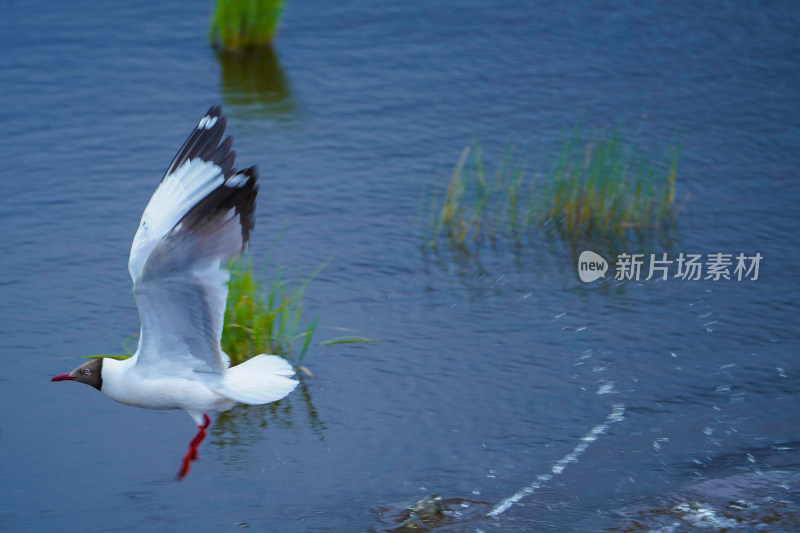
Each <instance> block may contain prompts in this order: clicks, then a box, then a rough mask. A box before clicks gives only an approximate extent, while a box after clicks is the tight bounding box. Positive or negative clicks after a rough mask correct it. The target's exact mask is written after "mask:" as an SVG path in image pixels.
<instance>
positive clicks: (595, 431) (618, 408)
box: [486, 403, 625, 518]
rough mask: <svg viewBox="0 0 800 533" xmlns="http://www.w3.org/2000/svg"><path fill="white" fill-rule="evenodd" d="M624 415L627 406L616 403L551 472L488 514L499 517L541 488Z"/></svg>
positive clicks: (573, 461) (499, 504)
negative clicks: (604, 417)
mask: <svg viewBox="0 0 800 533" xmlns="http://www.w3.org/2000/svg"><path fill="white" fill-rule="evenodd" d="M624 417H625V406H624V405H623V404H621V403H618V404H614V406H613V408H612V410H611V412H610V413H609V414H608V416H607V417H606V419H605V420H604V421H603V422H602V423H601V424H598V425H596V426H595V427H593V428H592V430H591V431H589V433H587V434H586V435H584V436H583V437H582V438H581V441H580V443H578V445H577V446H575V448H573V450H572V451H571V452H570V453H568V454H567V455H565V456H564V457H562V458H561V459H559V460H558V461H557V462H556V464H554V465H553V468H551V469H550V473H549V474H540V475H538V476H536V480H535V481H534V482H533V483H531V484H530V485H528V486H526V487H522V488H521V489H520V490H518V491H517V492H515V493H514V494H512V495H511V496H508V497H507V498H504V499H503V500H501V501H500V503H498V504H497V505H495V506H494V507H493V508H492V510H491V511H489V512H488V513H487V514H486V516H489V517H492V518H497V517H498V516H500V515H501V514H503V513H504V512H506V511H507V510H508V509H509V508H510V507H511V506H512V505H514V504H515V503H518V502H519V501H520V500H522V498H524V497H525V496H529V495H531V494H533V493H534V492H536V489H539V488H541V487H542V484H543V483H545V482H547V481H550V480H551V479H553V476H557V475H559V474H561V473H562V472H563V471H564V469H565V468H566V467H567V465H568V464H569V463H575V462H577V461H578V457H580V455H581V454H583V452H585V451H586V449H587V448H588V447H589V445H590V444H591V443H593V442H594V441H596V440H597V438H598V437H599V436H600V435H602V434H603V433H605V432H606V431H608V428H609V427H610V426H611V424H615V423H617V422H620V421H621V420H623V419H624Z"/></svg>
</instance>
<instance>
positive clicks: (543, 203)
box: [425, 130, 680, 250]
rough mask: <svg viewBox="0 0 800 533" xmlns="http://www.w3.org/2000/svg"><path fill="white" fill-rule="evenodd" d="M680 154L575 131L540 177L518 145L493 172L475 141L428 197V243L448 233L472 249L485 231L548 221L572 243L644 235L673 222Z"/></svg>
mask: <svg viewBox="0 0 800 533" xmlns="http://www.w3.org/2000/svg"><path fill="white" fill-rule="evenodd" d="M679 160H680V147H679V146H673V147H672V148H671V149H670V150H669V154H668V155H667V156H666V157H662V158H653V157H650V156H649V155H647V154H643V153H642V152H641V149H640V148H639V147H637V146H636V143H635V142H627V141H626V140H625V139H623V137H622V135H621V134H620V132H619V131H614V132H612V133H610V134H604V133H601V134H598V135H595V136H594V137H592V138H590V139H588V140H584V138H583V136H582V134H581V132H580V131H579V130H577V131H576V132H574V133H573V134H572V135H571V136H570V137H569V138H567V139H565V140H564V141H563V142H562V143H561V147H560V150H559V152H558V154H557V156H556V157H555V158H554V161H553V162H552V164H551V165H550V168H549V170H547V171H546V172H545V173H544V174H543V175H533V174H531V173H530V172H529V171H528V170H527V168H526V165H525V163H524V162H520V160H519V158H518V157H517V156H516V155H515V154H514V150H513V149H509V150H508V151H507V152H506V154H505V156H504V157H503V159H502V160H501V161H500V163H499V164H498V165H497V167H496V169H495V171H494V172H493V173H491V174H490V173H489V172H487V170H486V167H485V164H484V161H483V154H482V150H481V147H480V145H479V144H477V143H473V145H472V146H470V147H467V148H465V149H464V151H463V152H462V154H461V157H460V158H459V161H458V163H457V164H456V166H455V169H454V170H453V175H452V177H451V178H450V182H449V184H448V186H447V190H446V192H445V193H444V194H443V196H442V197H441V199H439V198H434V199H433V201H432V202H431V212H430V224H429V226H428V231H427V234H426V239H425V241H426V242H427V244H429V245H430V246H432V247H437V246H438V244H439V242H440V240H441V239H442V237H445V238H446V240H447V241H448V242H449V244H450V245H451V246H454V247H457V248H462V249H464V250H469V249H470V248H471V247H472V246H473V245H474V244H475V243H477V242H478V241H480V240H481V238H482V237H485V236H488V237H491V238H494V237H497V236H499V235H506V236H510V237H512V238H515V239H519V238H521V237H522V236H523V235H524V234H525V233H527V232H529V231H530V230H531V229H533V228H542V227H544V226H549V227H555V228H556V230H557V231H556V233H558V234H559V235H561V236H562V237H563V238H564V239H565V240H567V241H571V242H575V241H581V240H586V239H594V240H597V239H602V240H605V239H623V240H624V239H626V238H628V237H631V236H635V237H637V238H639V239H641V238H643V237H645V236H647V235H650V234H655V233H658V232H660V231H663V230H665V229H667V228H668V227H669V225H670V223H671V222H673V221H674V212H675V182H676V178H677V172H678V162H679ZM550 225H552V226H550Z"/></svg>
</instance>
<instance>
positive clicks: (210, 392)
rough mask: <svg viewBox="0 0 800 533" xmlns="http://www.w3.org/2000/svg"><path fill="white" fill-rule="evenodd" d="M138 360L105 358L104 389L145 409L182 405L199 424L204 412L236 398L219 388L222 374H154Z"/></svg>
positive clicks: (230, 403)
mask: <svg viewBox="0 0 800 533" xmlns="http://www.w3.org/2000/svg"><path fill="white" fill-rule="evenodd" d="M135 362H136V361H135V360H134V359H133V358H131V359H125V360H122V361H118V360H115V359H106V360H105V361H103V386H102V388H101V390H102V392H103V393H104V394H105V395H106V396H108V397H109V398H111V399H112V400H116V401H118V402H120V403H124V404H126V405H132V406H134V407H142V408H144V409H183V410H184V411H186V412H187V413H188V414H189V415H190V416H191V417H192V418H193V419H194V420H195V422H197V424H198V425H201V424H202V422H203V413H210V412H217V411H226V410H228V409H230V408H231V407H233V406H234V405H235V404H236V402H235V401H234V400H231V399H230V398H227V397H225V396H223V395H222V394H220V393H219V392H216V389H218V388H219V386H220V385H221V383H222V380H223V379H224V375H223V374H206V375H200V374H198V373H196V372H191V373H187V374H186V375H184V376H179V375H170V376H152V375H150V372H146V371H143V370H141V369H139V368H136V364H135Z"/></svg>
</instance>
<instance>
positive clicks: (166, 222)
mask: <svg viewBox="0 0 800 533" xmlns="http://www.w3.org/2000/svg"><path fill="white" fill-rule="evenodd" d="M225 125H226V121H225V117H223V116H222V112H221V109H220V108H219V107H218V106H215V107H212V108H210V109H209V110H208V112H207V113H206V115H205V116H204V117H203V118H202V119H201V120H200V123H199V124H198V125H197V126H196V127H195V129H194V130H193V132H192V133H191V135H190V136H189V138H188V139H187V140H186V142H185V143H184V145H183V146H182V147H181V149H180V150H179V151H178V154H177V155H176V156H175V159H174V160H173V161H172V163H171V164H170V166H169V168H168V169H167V172H166V173H165V175H164V178H163V179H162V181H161V184H160V185H159V187H158V188H157V189H156V191H155V193H153V196H152V198H151V199H150V202H149V203H148V205H147V207H146V208H145V210H144V213H143V214H142V219H141V222H140V224H139V228H138V229H137V231H136V235H135V236H134V238H133V245H132V246H131V253H130V258H129V260H128V270H129V272H130V275H131V279H132V280H133V295H134V298H135V299H136V305H137V307H138V309H139V318H140V320H141V323H142V327H141V332H140V336H139V346H138V348H137V350H136V353H135V354H134V355H133V357H131V358H129V359H125V360H116V359H112V358H105V359H102V360H94V361H92V362H89V363H86V364H84V365H81V366H80V367H78V368H77V369H75V370H74V371H73V372H71V373H70V374H63V375H60V376H56V377H55V378H53V381H62V380H76V381H80V382H83V383H87V384H89V385H92V386H94V387H95V388H97V389H99V390H101V391H102V392H103V393H105V394H106V395H107V396H109V397H110V398H112V399H114V400H116V401H118V402H120V403H124V404H127V405H132V406H135V407H143V408H145V409H183V410H184V411H186V412H187V413H188V414H189V415H190V416H191V417H192V418H193V419H194V420H195V422H197V425H198V426H200V432H199V433H198V436H197V437H195V439H194V440H193V441H192V444H191V449H190V453H188V454H187V455H186V457H184V466H183V469H182V474H181V476H183V475H185V473H186V472H188V465H189V463H190V462H191V460H193V459H195V458H196V456H197V450H196V448H197V445H198V444H199V443H200V441H202V438H203V437H204V436H205V428H207V427H208V425H209V423H210V421H209V419H208V417H207V416H206V413H209V412H217V411H224V410H226V409H230V408H231V407H233V405H235V404H236V403H247V404H264V403H269V402H273V401H276V400H279V399H281V398H283V397H284V396H286V395H287V394H289V393H290V392H291V391H292V390H293V389H294V388H295V386H296V385H297V383H298V382H297V381H296V380H293V379H290V378H291V376H292V375H293V374H294V369H293V368H292V367H291V365H289V363H287V362H286V361H285V360H284V359H282V358H280V357H278V356H274V355H265V354H262V355H257V356H256V357H253V358H252V359H249V360H247V361H246V362H244V363H242V364H239V365H237V366H235V367H232V368H231V367H230V359H229V358H228V356H227V355H226V354H225V353H224V352H223V351H222V348H221V347H220V338H221V335H222V324H223V319H224V314H225V305H226V301H227V297H228V287H227V282H228V280H229V277H230V276H229V273H228V270H227V265H228V263H229V261H230V260H232V259H234V258H235V257H237V256H238V255H239V254H241V253H242V252H244V251H245V249H246V248H247V243H248V241H249V237H250V231H251V230H252V229H253V225H254V219H255V198H256V195H257V193H258V186H257V183H256V182H257V179H258V176H257V171H256V168H255V167H250V168H247V169H244V170H240V171H236V170H235V169H234V168H233V163H234V157H235V152H233V151H232V150H231V147H232V140H231V138H230V137H227V138H225V139H224V140H223V135H224V133H225Z"/></svg>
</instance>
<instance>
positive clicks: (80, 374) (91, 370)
mask: <svg viewBox="0 0 800 533" xmlns="http://www.w3.org/2000/svg"><path fill="white" fill-rule="evenodd" d="M50 381H80V382H81V383H86V384H87V385H91V386H92V387H94V388H95V389H97V390H101V389H102V388H103V358H102V357H99V358H97V359H92V360H91V361H89V362H88V363H84V364H82V365H81V366H79V367H78V368H76V369H75V370H73V371H72V372H70V373H69V374H61V375H60V376H56V377H54V378H53V379H51V380H50Z"/></svg>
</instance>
